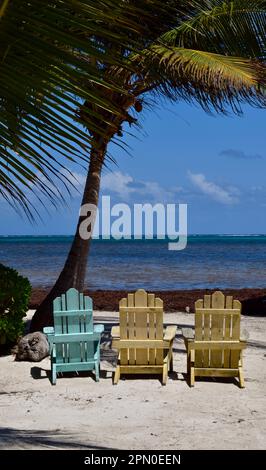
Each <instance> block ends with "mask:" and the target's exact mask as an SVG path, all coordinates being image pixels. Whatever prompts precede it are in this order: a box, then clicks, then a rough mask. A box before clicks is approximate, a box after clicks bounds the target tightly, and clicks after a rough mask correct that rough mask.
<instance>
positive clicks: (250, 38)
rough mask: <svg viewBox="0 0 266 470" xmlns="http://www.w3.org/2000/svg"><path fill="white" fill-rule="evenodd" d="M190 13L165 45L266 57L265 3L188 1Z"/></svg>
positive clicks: (168, 35) (257, 0)
mask: <svg viewBox="0 0 266 470" xmlns="http://www.w3.org/2000/svg"><path fill="white" fill-rule="evenodd" d="M185 3H186V4H188V3H189V4H190V11H189V12H186V13H184V15H183V18H182V21H181V22H180V24H178V25H177V26H176V27H175V28H173V29H172V30H169V31H167V32H166V33H164V34H163V35H162V36H161V38H160V39H161V41H162V42H163V43H164V44H168V45H172V46H173V45H175V46H181V47H187V48H191V49H193V48H197V49H201V50H206V51H209V52H216V53H220V54H229V55H235V56H241V57H249V58H257V59H261V60H263V59H265V58H266V31H265V24H266V1H265V0H211V1H209V0H201V1H200V2H199V1H190V2H185Z"/></svg>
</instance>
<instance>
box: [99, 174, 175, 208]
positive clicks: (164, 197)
mask: <svg viewBox="0 0 266 470" xmlns="http://www.w3.org/2000/svg"><path fill="white" fill-rule="evenodd" d="M101 189H102V191H103V192H105V193H106V192H108V191H110V192H112V193H115V194H117V195H118V196H120V197H121V198H122V199H124V200H128V199H129V198H131V199H133V198H136V197H139V196H141V197H142V199H145V198H148V199H149V200H153V201H155V202H171V201H175V200H176V194H177V193H180V192H181V191H182V188H180V187H175V188H169V189H165V188H163V187H162V186H160V184H159V183H158V182H157V181H141V180H134V178H133V177H132V176H130V175H128V174H125V173H122V172H120V171H116V172H112V173H107V174H105V175H103V177H102V182H101Z"/></svg>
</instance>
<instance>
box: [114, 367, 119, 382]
mask: <svg viewBox="0 0 266 470" xmlns="http://www.w3.org/2000/svg"><path fill="white" fill-rule="evenodd" d="M119 379H120V366H119V365H118V366H117V367H116V369H115V376H114V385H117V384H118V382H119Z"/></svg>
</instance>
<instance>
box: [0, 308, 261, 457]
mask: <svg viewBox="0 0 266 470" xmlns="http://www.w3.org/2000/svg"><path fill="white" fill-rule="evenodd" d="M94 318H95V322H99V323H104V325H105V334H104V336H103V338H102V349H101V380H100V382H99V383H96V382H95V381H94V378H93V376H92V375H88V374H83V375H82V376H76V375H75V374H74V375H68V376H66V375H65V376H64V377H59V378H58V380H57V384H56V386H52V385H51V383H50V380H49V371H50V362H49V358H46V359H44V360H43V361H42V362H40V363H29V362H14V358H13V356H10V355H9V356H3V357H0V370H1V375H0V396H1V400H0V449H99V448H101V449H103V448H104V449H180V450H182V449H265V447H266V395H265V385H266V367H265V362H266V341H265V337H266V318H265V317H260V318H256V317H250V316H243V317H242V328H244V329H246V330H247V331H248V333H249V339H248V348H247V349H246V351H245V353H244V371H245V381H246V388H245V389H243V390H242V389H240V388H239V387H238V386H237V381H235V382H234V381H233V380H231V379H228V380H227V379H226V380H224V379H223V380H222V379H205V380H199V379H198V380H197V381H196V385H195V388H192V389H190V388H189V387H188V385H187V383H186V380H185V372H186V355H185V348H184V344H183V340H182V337H181V330H180V328H182V327H184V326H185V325H193V322H194V315H193V314H185V313H176V312H174V313H168V314H165V317H164V318H165V323H166V324H178V331H177V336H176V340H175V344H174V373H173V374H171V375H170V377H169V380H168V383H167V386H166V387H163V386H162V385H161V383H160V381H159V379H157V377H154V378H147V379H146V378H143V377H140V378H137V377H131V378H127V379H125V380H123V379H122V380H121V381H120V382H119V384H118V385H117V386H113V385H112V372H113V370H114V367H115V363H116V353H115V351H112V350H111V349H110V335H109V332H110V328H111V325H113V324H116V323H117V322H118V313H117V312H107V311H101V312H94Z"/></svg>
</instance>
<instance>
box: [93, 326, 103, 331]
mask: <svg viewBox="0 0 266 470" xmlns="http://www.w3.org/2000/svg"><path fill="white" fill-rule="evenodd" d="M93 331H94V333H103V331H104V325H94V327H93Z"/></svg>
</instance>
